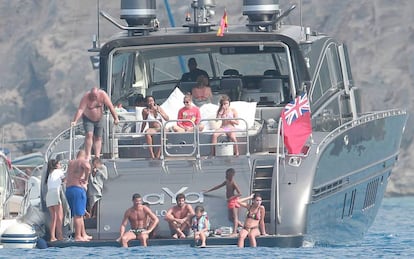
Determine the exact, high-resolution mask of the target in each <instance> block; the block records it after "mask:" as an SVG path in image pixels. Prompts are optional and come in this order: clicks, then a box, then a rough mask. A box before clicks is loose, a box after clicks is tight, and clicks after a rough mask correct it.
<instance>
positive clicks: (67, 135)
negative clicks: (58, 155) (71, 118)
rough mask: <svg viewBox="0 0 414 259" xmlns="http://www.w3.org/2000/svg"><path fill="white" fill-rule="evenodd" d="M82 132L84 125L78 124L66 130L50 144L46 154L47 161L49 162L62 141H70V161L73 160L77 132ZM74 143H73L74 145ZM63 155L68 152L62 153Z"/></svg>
mask: <svg viewBox="0 0 414 259" xmlns="http://www.w3.org/2000/svg"><path fill="white" fill-rule="evenodd" d="M78 131H79V132H82V131H83V127H82V123H78V124H76V125H75V126H72V127H70V128H67V129H66V130H64V131H62V132H61V133H60V134H59V135H57V136H56V137H55V138H54V139H53V140H52V141H51V142H50V144H49V146H48V147H47V149H46V152H45V155H44V157H45V161H49V157H50V156H51V155H52V154H53V151H54V149H55V147H56V146H57V145H58V143H59V142H60V141H62V140H70V143H71V144H70V146H69V157H68V159H71V158H72V156H73V151H74V144H73V143H74V141H75V136H76V133H77V132H78ZM72 142H73V143H72ZM62 153H67V152H62Z"/></svg>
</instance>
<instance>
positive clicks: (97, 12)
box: [96, 0, 302, 48]
mask: <svg viewBox="0 0 414 259" xmlns="http://www.w3.org/2000/svg"><path fill="white" fill-rule="evenodd" d="M301 1H302V0H301ZM99 2H100V0H96V20H97V24H98V32H97V34H98V37H97V39H96V42H97V44H98V48H100V47H101V43H100V42H99V39H100V37H99V31H100V27H99V10H100V8H99Z"/></svg>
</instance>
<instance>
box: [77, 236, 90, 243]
mask: <svg viewBox="0 0 414 259" xmlns="http://www.w3.org/2000/svg"><path fill="white" fill-rule="evenodd" d="M75 241H77V242H89V241H90V240H89V239H85V238H83V237H78V238H75Z"/></svg>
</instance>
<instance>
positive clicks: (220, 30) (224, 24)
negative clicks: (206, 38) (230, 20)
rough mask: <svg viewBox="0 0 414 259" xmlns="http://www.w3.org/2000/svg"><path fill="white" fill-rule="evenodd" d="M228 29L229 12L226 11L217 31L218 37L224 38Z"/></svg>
mask: <svg viewBox="0 0 414 259" xmlns="http://www.w3.org/2000/svg"><path fill="white" fill-rule="evenodd" d="M226 28H227V12H226V10H224V14H223V17H221V21H220V27H219V28H218V30H217V36H219V37H223V35H224V30H225V29H226Z"/></svg>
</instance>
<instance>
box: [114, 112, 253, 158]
mask: <svg viewBox="0 0 414 259" xmlns="http://www.w3.org/2000/svg"><path fill="white" fill-rule="evenodd" d="M217 120H220V121H225V120H238V121H241V122H243V123H244V125H245V126H246V127H245V129H237V128H234V130H232V131H233V132H236V133H237V132H243V133H244V134H245V138H246V141H245V142H238V143H237V144H241V145H243V144H245V145H246V156H250V147H249V134H248V126H247V121H246V120H244V119H243V118H233V119H228V118H213V119H201V120H200V123H201V122H203V121H207V122H209V121H217ZM175 121H176V122H178V121H190V120H186V119H185V120H184V119H181V120H168V121H166V122H164V123H161V122H159V121H157V120H122V121H120V123H143V122H157V123H159V124H160V128H161V131H160V132H157V133H155V134H153V135H161V140H162V141H161V144H159V145H158V144H152V145H147V144H138V145H128V146H137V147H150V146H152V147H160V148H161V152H162V153H161V157H160V158H161V159H162V160H163V159H164V153H166V154H167V155H169V156H182V154H180V155H175V154H169V153H168V151H167V150H166V148H167V143H166V141H167V137H166V135H169V134H179V133H178V132H177V133H176V132H168V133H166V132H167V130H166V128H167V126H168V124H171V122H175ZM191 123H193V122H191ZM200 123H199V124H200ZM193 124H194V123H193ZM199 124H198V125H199ZM194 126H195V130H194V132H193V134H194V139H195V144H170V143H169V144H168V147H171V146H183V145H186V146H194V150H196V151H197V152H192V153H191V154H189V155H191V156H192V155H194V154H196V158H200V156H201V154H200V148H201V147H202V146H215V145H219V143H215V144H212V143H200V135H201V134H212V133H217V132H220V133H223V134H225V133H227V132H228V131H224V130H221V131H218V130H215V131H199V130H198V127H196V124H194ZM147 134H148V133H146V132H138V133H135V132H132V133H123V132H116V128H115V125H114V126H113V129H112V136H111V138H112V147H111V157H112V158H113V157H114V155H115V153H116V152H115V146H116V145H114V141H115V140H116V139H118V138H119V137H135V136H137V135H141V136H142V135H144V136H145V135H147Z"/></svg>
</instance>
